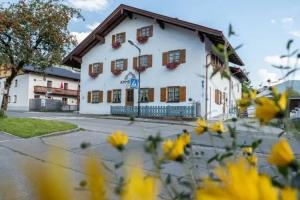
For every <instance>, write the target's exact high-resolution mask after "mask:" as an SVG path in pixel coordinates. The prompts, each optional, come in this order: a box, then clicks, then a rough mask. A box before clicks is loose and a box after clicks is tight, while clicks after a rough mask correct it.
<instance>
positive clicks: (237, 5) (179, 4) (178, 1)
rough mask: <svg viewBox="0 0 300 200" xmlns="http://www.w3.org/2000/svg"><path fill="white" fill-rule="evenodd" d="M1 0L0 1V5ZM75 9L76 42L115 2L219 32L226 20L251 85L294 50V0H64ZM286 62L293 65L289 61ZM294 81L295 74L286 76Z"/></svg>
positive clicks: (275, 73) (299, 43)
mask: <svg viewBox="0 0 300 200" xmlns="http://www.w3.org/2000/svg"><path fill="white" fill-rule="evenodd" d="M3 2H7V0H0V3H3ZM64 2H65V3H66V4H68V5H70V6H73V7H75V8H79V9H81V13H82V15H83V17H84V18H85V20H84V21H82V20H76V19H74V20H72V21H71V23H70V26H69V28H70V31H71V32H72V34H74V35H75V36H76V37H77V39H78V40H79V41H81V40H82V39H83V38H84V37H86V36H87V35H88V34H89V33H90V32H91V31H92V30H93V29H94V28H95V27H96V26H97V25H99V24H100V23H101V22H102V21H103V20H104V19H105V18H106V17H107V16H108V15H109V14H110V13H111V12H112V11H113V10H114V9H115V8H116V7H117V6H118V5H120V4H127V5H130V6H134V7H138V8H141V9H145V10H149V11H152V12H156V13H159V14H163V15H167V16H170V17H177V18H179V19H182V20H186V21H190V22H193V23H197V24H200V25H203V26H207V27H210V28H214V29H218V30H220V31H223V33H224V35H227V32H228V26H229V24H232V25H233V28H234V30H235V32H236V33H237V36H235V37H231V38H229V41H230V42H231V44H232V45H233V46H238V45H239V44H243V47H242V48H241V49H239V50H238V54H239V55H240V57H241V58H242V60H243V61H244V63H245V66H244V68H245V69H246V70H247V71H248V72H250V74H249V77H250V79H251V81H252V85H253V86H255V87H258V86H260V85H266V84H267V80H269V79H270V80H271V81H272V82H276V81H278V80H279V79H280V78H281V77H282V76H283V74H284V72H282V71H280V70H278V69H275V68H274V67H272V65H274V64H276V65H278V64H286V63H287V61H286V59H280V55H282V54H286V43H287V41H288V40H289V39H293V40H294V42H293V46H292V48H293V49H296V48H300V0H65V1H64ZM290 63H292V64H294V63H296V59H291V60H290ZM294 78H295V79H299V80H300V72H298V73H297V74H296V75H295V77H292V79H294Z"/></svg>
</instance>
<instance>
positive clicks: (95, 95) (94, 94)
mask: <svg viewBox="0 0 300 200" xmlns="http://www.w3.org/2000/svg"><path fill="white" fill-rule="evenodd" d="M99 94H100V91H99V90H94V91H92V94H91V95H92V97H91V103H100V99H99Z"/></svg>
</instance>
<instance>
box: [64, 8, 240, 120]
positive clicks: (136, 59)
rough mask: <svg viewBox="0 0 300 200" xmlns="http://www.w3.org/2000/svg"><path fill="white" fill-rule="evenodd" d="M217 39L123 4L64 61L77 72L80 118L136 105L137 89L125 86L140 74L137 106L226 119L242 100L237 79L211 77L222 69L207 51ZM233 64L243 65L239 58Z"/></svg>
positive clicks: (218, 36)
mask: <svg viewBox="0 0 300 200" xmlns="http://www.w3.org/2000/svg"><path fill="white" fill-rule="evenodd" d="M213 34H215V35H216V36H215V35H213ZM220 39H221V40H222V39H223V40H224V37H223V35H222V34H221V32H219V31H216V30H213V29H209V28H206V27H202V26H199V25H195V24H191V23H188V22H184V21H181V20H178V19H174V18H169V17H166V16H161V15H158V14H155V13H151V12H148V11H144V10H140V9H137V8H132V7H129V6H125V5H121V6H119V7H118V8H117V9H116V10H115V11H114V12H113V13H112V14H111V15H110V16H109V17H108V18H107V19H106V20H105V21H104V22H103V23H102V24H100V26H99V27H97V28H96V29H95V30H94V31H93V32H92V33H91V35H90V36H88V37H87V38H86V39H85V40H84V41H83V42H82V43H81V44H79V45H78V46H77V47H76V48H75V49H74V50H73V51H72V52H71V53H70V54H69V55H68V56H67V57H66V58H65V59H64V61H63V62H64V64H65V65H69V66H72V67H79V68H81V93H80V112H81V113H85V114H87V113H90V114H113V113H111V112H112V108H113V107H119V108H120V107H131V106H137V105H138V96H139V95H138V90H137V89H131V88H130V84H129V83H128V82H129V81H130V79H131V78H132V77H134V78H138V76H139V73H140V88H141V89H140V105H141V107H148V108H151V107H162V108H163V107H168V106H169V107H171V108H174V109H176V107H189V106H193V108H194V109H195V115H197V116H202V117H205V116H207V117H208V118H212V117H216V116H220V115H223V116H225V115H228V114H229V111H230V108H231V107H234V106H235V101H234V99H236V98H240V96H241V81H242V79H241V78H239V77H238V76H233V77H232V79H231V81H229V80H228V79H222V78H221V77H220V75H219V74H217V75H216V76H214V77H213V78H210V74H211V73H212V72H213V70H214V69H216V67H221V66H222V62H221V60H220V59H218V58H217V57H216V56H214V55H213V54H212V49H211V46H212V44H213V43H212V42H218V41H219V40H220ZM128 40H130V41H133V43H136V44H137V45H138V47H139V48H140V49H141V56H139V52H138V51H137V49H136V48H135V47H134V46H133V45H132V44H131V43H129V42H128ZM231 61H232V62H233V63H236V64H239V65H243V63H242V61H241V60H240V58H239V57H238V56H237V54H234V55H233V56H231ZM233 88H235V89H233ZM230 91H231V93H230Z"/></svg>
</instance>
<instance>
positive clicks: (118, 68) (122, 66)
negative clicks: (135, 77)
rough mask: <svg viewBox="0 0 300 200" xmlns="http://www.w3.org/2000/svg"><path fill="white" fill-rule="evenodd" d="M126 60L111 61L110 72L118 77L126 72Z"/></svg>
mask: <svg viewBox="0 0 300 200" xmlns="http://www.w3.org/2000/svg"><path fill="white" fill-rule="evenodd" d="M127 65H128V60H127V59H119V60H114V61H111V72H112V74H113V75H115V76H118V75H120V74H121V73H122V72H123V71H126V70H127Z"/></svg>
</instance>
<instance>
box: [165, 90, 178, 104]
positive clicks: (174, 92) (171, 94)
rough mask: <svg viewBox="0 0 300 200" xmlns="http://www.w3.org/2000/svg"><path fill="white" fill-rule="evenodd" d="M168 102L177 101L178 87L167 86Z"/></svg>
mask: <svg viewBox="0 0 300 200" xmlns="http://www.w3.org/2000/svg"><path fill="white" fill-rule="evenodd" d="M167 94H168V102H179V87H168V93H167Z"/></svg>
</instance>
